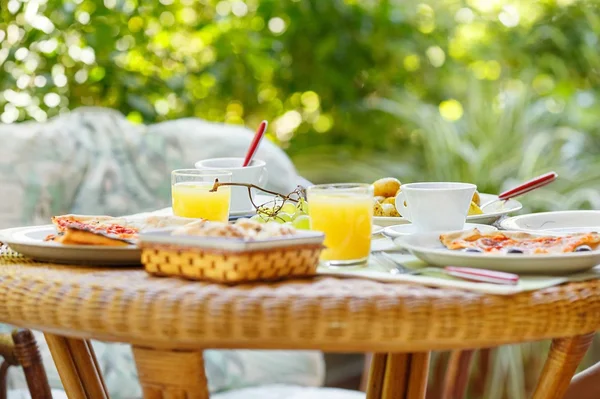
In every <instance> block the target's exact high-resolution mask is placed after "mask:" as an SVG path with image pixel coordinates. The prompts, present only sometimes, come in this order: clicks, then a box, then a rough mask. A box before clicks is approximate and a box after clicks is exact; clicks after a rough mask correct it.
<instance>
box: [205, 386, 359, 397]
mask: <svg viewBox="0 0 600 399" xmlns="http://www.w3.org/2000/svg"><path fill="white" fill-rule="evenodd" d="M365 397H366V394H365V393H364V392H358V391H349V390H345V389H335V388H314V387H297V386H286V385H265V386H261V387H255V388H245V389H238V390H235V391H229V392H223V393H219V394H216V395H212V396H211V399H365Z"/></svg>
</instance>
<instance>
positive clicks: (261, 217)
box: [250, 214, 269, 223]
mask: <svg viewBox="0 0 600 399" xmlns="http://www.w3.org/2000/svg"><path fill="white" fill-rule="evenodd" d="M268 219H269V218H268V217H267V216H265V215H261V214H256V215H254V216H252V217H251V218H250V220H254V221H255V222H258V223H266V222H267V221H268Z"/></svg>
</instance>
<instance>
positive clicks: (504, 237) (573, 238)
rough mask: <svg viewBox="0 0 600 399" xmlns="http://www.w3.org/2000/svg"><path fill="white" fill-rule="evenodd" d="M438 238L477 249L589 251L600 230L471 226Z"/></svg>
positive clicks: (597, 243)
mask: <svg viewBox="0 0 600 399" xmlns="http://www.w3.org/2000/svg"><path fill="white" fill-rule="evenodd" d="M440 242H441V243H442V245H444V246H445V247H446V248H448V249H450V250H464V251H467V252H480V253H496V254H498V253H506V254H548V253H568V252H582V251H592V250H596V249H599V247H600V234H598V233H580V234H571V235H547V236H544V235H534V234H528V233H523V232H502V231H496V232H493V233H486V234H482V233H481V232H480V231H479V230H477V229H473V230H470V231H464V232H455V233H449V234H441V235H440Z"/></svg>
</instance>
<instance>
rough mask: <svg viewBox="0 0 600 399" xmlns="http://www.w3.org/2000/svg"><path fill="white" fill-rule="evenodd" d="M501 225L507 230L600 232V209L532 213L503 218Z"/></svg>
mask: <svg viewBox="0 0 600 399" xmlns="http://www.w3.org/2000/svg"><path fill="white" fill-rule="evenodd" d="M500 225H501V226H502V228H503V229H506V230H521V231H528V232H536V231H537V232H540V231H546V232H556V233H587V232H591V231H597V232H600V211H563V212H542V213H531V214H527V215H520V216H515V217H512V218H508V219H506V220H503V221H502V222H501V223H500Z"/></svg>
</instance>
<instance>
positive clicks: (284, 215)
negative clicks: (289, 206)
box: [275, 212, 292, 223]
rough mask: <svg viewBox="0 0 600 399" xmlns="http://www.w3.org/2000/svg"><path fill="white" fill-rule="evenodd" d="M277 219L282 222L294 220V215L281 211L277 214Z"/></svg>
mask: <svg viewBox="0 0 600 399" xmlns="http://www.w3.org/2000/svg"><path fill="white" fill-rule="evenodd" d="M275 220H277V221H279V222H281V223H285V222H291V221H292V215H290V214H289V213H285V212H279V213H278V214H277V215H276V216H275Z"/></svg>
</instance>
